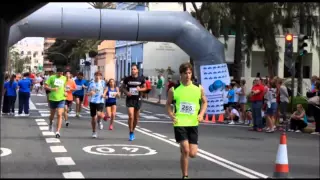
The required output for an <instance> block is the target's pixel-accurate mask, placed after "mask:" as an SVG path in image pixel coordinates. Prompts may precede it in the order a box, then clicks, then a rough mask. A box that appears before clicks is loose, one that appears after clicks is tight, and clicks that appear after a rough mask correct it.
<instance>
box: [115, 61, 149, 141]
mask: <svg viewBox="0 0 320 180" xmlns="http://www.w3.org/2000/svg"><path fill="white" fill-rule="evenodd" d="M138 75H139V70H138V67H137V65H136V64H133V65H132V66H131V76H128V77H126V78H125V79H124V80H123V84H122V87H121V89H122V91H123V92H124V94H125V95H126V96H127V97H126V106H127V107H128V115H129V118H128V126H129V141H133V140H134V139H135V136H134V129H135V128H136V126H137V124H138V120H139V115H140V108H141V103H142V102H141V95H142V92H144V91H146V90H147V88H146V87H145V80H144V77H141V76H138Z"/></svg>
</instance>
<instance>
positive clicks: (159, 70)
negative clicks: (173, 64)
mask: <svg viewBox="0 0 320 180" xmlns="http://www.w3.org/2000/svg"><path fill="white" fill-rule="evenodd" d="M155 70H156V71H157V73H158V74H163V73H164V72H165V71H166V70H165V69H163V68H161V69H158V68H156V69H155Z"/></svg>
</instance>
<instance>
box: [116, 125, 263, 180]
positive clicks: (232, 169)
mask: <svg viewBox="0 0 320 180" xmlns="http://www.w3.org/2000/svg"><path fill="white" fill-rule="evenodd" d="M115 122H116V123H118V124H121V125H123V126H127V127H128V125H127V124H125V123H122V122H119V121H115ZM136 131H138V132H140V133H142V134H145V135H147V136H151V137H154V138H156V139H158V140H161V141H164V142H166V143H168V144H171V145H173V146H175V147H179V144H178V143H174V142H172V141H170V140H167V139H164V138H161V137H159V136H156V135H154V134H151V133H148V132H145V131H143V130H141V129H136ZM198 151H199V153H198V156H199V157H202V158H203V159H206V160H208V161H211V162H213V163H216V164H218V165H220V166H223V167H225V168H227V169H229V170H231V171H234V172H236V173H238V174H241V175H243V176H246V177H248V178H252V179H256V178H268V176H266V175H264V174H261V173H259V172H256V171H254V170H251V169H248V168H245V167H243V166H241V165H238V164H236V163H233V162H231V161H228V160H226V159H223V158H221V157H219V156H216V155H214V156H216V157H219V159H221V160H224V161H225V162H229V163H228V164H230V165H233V166H236V167H237V168H238V169H237V168H235V167H232V166H230V165H228V164H226V163H224V162H221V161H219V160H217V159H213V158H211V157H209V156H207V155H204V154H202V153H200V152H206V151H204V150H201V149H199V150H198ZM210 154H211V153H210ZM212 155H213V154H212ZM240 167H241V169H242V170H241V169H240ZM245 169H247V170H250V173H252V172H254V174H255V175H257V176H259V175H260V176H259V177H257V176H254V175H252V174H249V173H247V172H245V171H244V170H245Z"/></svg>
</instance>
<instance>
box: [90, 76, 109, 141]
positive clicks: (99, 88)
mask: <svg viewBox="0 0 320 180" xmlns="http://www.w3.org/2000/svg"><path fill="white" fill-rule="evenodd" d="M101 77H102V74H101V72H99V71H97V72H95V73H94V81H93V82H92V83H90V85H89V88H88V93H87V95H88V96H91V98H90V115H91V118H92V119H91V125H92V137H93V138H97V137H98V135H97V132H96V121H97V119H98V125H99V128H100V130H102V129H103V124H102V121H101V119H102V118H103V116H104V115H103V106H104V90H105V87H106V86H105V83H103V81H102V80H101Z"/></svg>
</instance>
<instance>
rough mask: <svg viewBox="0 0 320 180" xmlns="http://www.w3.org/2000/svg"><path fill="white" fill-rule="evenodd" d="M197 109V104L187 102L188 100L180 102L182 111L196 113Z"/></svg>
mask: <svg viewBox="0 0 320 180" xmlns="http://www.w3.org/2000/svg"><path fill="white" fill-rule="evenodd" d="M195 109H196V106H195V104H193V103H187V102H181V103H180V113H183V114H194V111H195Z"/></svg>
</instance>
